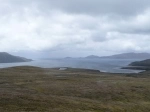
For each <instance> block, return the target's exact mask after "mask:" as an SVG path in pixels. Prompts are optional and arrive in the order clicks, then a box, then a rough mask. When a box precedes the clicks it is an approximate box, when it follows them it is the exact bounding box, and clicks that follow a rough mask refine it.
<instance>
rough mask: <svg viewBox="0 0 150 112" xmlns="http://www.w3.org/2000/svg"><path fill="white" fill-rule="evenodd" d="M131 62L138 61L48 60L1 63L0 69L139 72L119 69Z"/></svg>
mask: <svg viewBox="0 0 150 112" xmlns="http://www.w3.org/2000/svg"><path fill="white" fill-rule="evenodd" d="M133 61H139V60H138V59H137V60H136V59H135V60H133V59H83V58H78V59H49V60H35V61H31V62H23V63H1V64H0V68H7V67H14V66H37V67H42V68H55V67H72V68H86V69H95V70H100V71H102V72H110V73H138V72H141V71H140V70H127V69H120V68H121V67H125V66H127V65H128V64H130V63H131V62H133Z"/></svg>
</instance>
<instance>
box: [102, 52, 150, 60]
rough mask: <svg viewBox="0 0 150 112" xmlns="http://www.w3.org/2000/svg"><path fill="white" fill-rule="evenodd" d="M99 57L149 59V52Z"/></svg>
mask: <svg viewBox="0 0 150 112" xmlns="http://www.w3.org/2000/svg"><path fill="white" fill-rule="evenodd" d="M101 58H109V59H150V54H149V53H123V54H116V55H112V56H103V57H101Z"/></svg>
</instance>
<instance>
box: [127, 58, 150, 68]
mask: <svg viewBox="0 0 150 112" xmlns="http://www.w3.org/2000/svg"><path fill="white" fill-rule="evenodd" d="M129 66H149V67H150V59H147V60H143V61H136V62H132V63H131V64H129Z"/></svg>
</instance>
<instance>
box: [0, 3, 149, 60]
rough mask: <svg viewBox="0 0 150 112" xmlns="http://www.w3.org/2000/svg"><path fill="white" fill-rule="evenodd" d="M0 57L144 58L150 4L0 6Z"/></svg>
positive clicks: (1, 4)
mask: <svg viewBox="0 0 150 112" xmlns="http://www.w3.org/2000/svg"><path fill="white" fill-rule="evenodd" d="M0 52H10V53H13V54H16V55H20V56H26V57H34V58H42V57H65V56H71V57H80V56H87V55H90V54H94V55H99V56H102V55H111V54H116V53H123V52H150V0H0Z"/></svg>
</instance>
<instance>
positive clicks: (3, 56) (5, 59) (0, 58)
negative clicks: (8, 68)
mask: <svg viewBox="0 0 150 112" xmlns="http://www.w3.org/2000/svg"><path fill="white" fill-rule="evenodd" d="M28 61H32V60H31V59H26V58H24V57H19V56H13V55H11V54H9V53H6V52H0V63H14V62H28Z"/></svg>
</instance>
